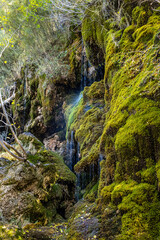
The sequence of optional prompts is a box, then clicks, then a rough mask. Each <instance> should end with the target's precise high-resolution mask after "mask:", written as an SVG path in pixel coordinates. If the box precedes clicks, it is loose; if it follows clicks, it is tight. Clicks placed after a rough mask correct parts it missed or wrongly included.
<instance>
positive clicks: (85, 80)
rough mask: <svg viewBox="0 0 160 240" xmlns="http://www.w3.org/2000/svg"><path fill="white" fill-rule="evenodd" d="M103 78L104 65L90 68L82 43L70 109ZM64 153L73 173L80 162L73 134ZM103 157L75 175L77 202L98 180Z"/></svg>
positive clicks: (88, 107) (100, 156)
mask: <svg viewBox="0 0 160 240" xmlns="http://www.w3.org/2000/svg"><path fill="white" fill-rule="evenodd" d="M103 77H104V65H103V64H102V65H101V66H99V67H98V68H97V69H96V68H95V67H94V66H91V64H90V63H89V61H88V59H87V57H86V52H85V47H84V46H83V43H82V57H81V85H80V91H81V92H80V93H78V94H77V97H76V99H74V101H73V103H72V107H74V106H76V105H78V103H79V102H80V100H81V98H82V97H83V95H82V91H83V90H84V88H85V87H86V86H91V85H92V84H93V82H95V81H100V80H101V79H103ZM89 109H90V105H86V108H85V109H84V110H85V111H88V110H89ZM66 151H67V160H66V164H67V166H68V167H69V168H70V170H71V171H73V172H74V173H75V171H74V166H75V165H76V163H77V162H78V161H80V158H81V155H80V145H79V143H78V142H77V141H76V140H75V132H74V131H71V132H70V133H69V134H68V139H67V143H66ZM102 159H103V156H102V155H101V154H100V155H99V159H97V163H96V164H91V165H89V166H88V167H87V168H86V169H85V171H84V172H81V173H77V174H76V173H75V174H76V176H77V184H76V191H75V197H76V200H77V201H78V200H79V199H80V198H81V197H82V194H81V191H82V190H83V189H85V188H86V186H87V185H88V184H89V183H90V182H91V181H92V180H94V179H98V178H99V176H100V162H101V161H102Z"/></svg>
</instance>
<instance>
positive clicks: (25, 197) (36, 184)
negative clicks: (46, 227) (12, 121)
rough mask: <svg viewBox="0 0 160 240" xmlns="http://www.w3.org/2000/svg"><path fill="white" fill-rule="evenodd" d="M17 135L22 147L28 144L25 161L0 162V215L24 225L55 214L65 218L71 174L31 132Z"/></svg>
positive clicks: (69, 203) (71, 194) (70, 195)
mask: <svg viewBox="0 0 160 240" xmlns="http://www.w3.org/2000/svg"><path fill="white" fill-rule="evenodd" d="M20 139H21V141H22V142H23V143H24V147H25V149H27V146H28V150H29V152H28V157H27V161H26V162H19V161H15V160H14V159H12V161H10V162H9V161H7V160H5V162H6V164H3V166H2V168H3V171H4V170H5V175H1V183H0V211H1V215H2V216H1V219H2V220H3V222H10V223H11V222H13V221H14V223H15V224H20V225H21V226H25V225H26V224H28V223H35V222H39V223H40V224H42V225H43V224H47V223H50V222H51V221H54V219H55V218H56V216H57V214H60V215H61V216H62V217H63V218H67V217H68V216H69V215H70V213H71V210H72V207H73V204H74V191H75V190H74V189H75V175H74V174H73V173H72V172H71V171H70V170H69V169H68V167H67V166H66V165H65V164H64V161H63V159H62V158H61V157H60V156H59V155H58V154H56V153H53V152H51V151H48V150H46V149H45V148H44V147H43V144H42V143H41V142H40V141H39V140H38V139H37V138H36V137H34V136H33V135H32V134H30V133H24V134H22V135H21V136H20ZM4 154H5V153H3V155H4ZM3 159H4V158H3ZM2 163H4V161H3V162H2Z"/></svg>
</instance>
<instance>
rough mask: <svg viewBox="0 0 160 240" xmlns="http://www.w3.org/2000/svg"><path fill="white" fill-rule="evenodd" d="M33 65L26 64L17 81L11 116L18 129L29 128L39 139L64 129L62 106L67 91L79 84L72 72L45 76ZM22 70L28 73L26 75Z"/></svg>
mask: <svg viewBox="0 0 160 240" xmlns="http://www.w3.org/2000/svg"><path fill="white" fill-rule="evenodd" d="M35 68H36V67H35V66H25V67H24V69H22V71H21V79H18V80H17V84H16V98H15V104H13V115H14V118H15V119H16V122H17V124H19V125H20V126H21V130H22V131H23V130H25V131H31V132H32V133H33V134H34V135H35V136H37V137H38V138H40V139H44V137H47V136H50V135H51V134H52V133H55V132H58V131H61V130H63V129H64V128H65V120H64V114H63V110H62V105H63V102H64V100H65V97H66V94H68V93H69V92H70V91H73V90H75V89H76V88H77V87H78V86H79V85H80V83H79V82H78V80H77V78H76V77H75V76H74V74H73V73H72V74H71V73H70V72H69V73H68V76H65V77H64V76H59V77H58V78H57V79H48V78H47V77H46V76H41V77H37V76H36V74H35ZM25 69H27V72H28V74H27V75H26V76H25Z"/></svg>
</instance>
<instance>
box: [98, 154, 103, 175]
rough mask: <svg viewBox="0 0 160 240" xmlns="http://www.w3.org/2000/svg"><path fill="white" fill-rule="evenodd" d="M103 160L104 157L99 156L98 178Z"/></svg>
mask: <svg viewBox="0 0 160 240" xmlns="http://www.w3.org/2000/svg"><path fill="white" fill-rule="evenodd" d="M102 160H103V155H102V154H99V159H98V176H100V172H101V165H100V162H101V161H102Z"/></svg>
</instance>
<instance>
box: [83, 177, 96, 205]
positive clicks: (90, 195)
mask: <svg viewBox="0 0 160 240" xmlns="http://www.w3.org/2000/svg"><path fill="white" fill-rule="evenodd" d="M98 185H99V183H98V182H97V183H96V184H95V183H94V182H93V183H92V182H91V183H90V184H89V186H87V188H86V190H85V194H84V196H83V197H84V199H85V200H88V201H89V202H95V199H96V197H97V193H98ZM91 186H92V187H91Z"/></svg>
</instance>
